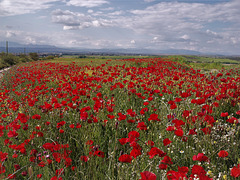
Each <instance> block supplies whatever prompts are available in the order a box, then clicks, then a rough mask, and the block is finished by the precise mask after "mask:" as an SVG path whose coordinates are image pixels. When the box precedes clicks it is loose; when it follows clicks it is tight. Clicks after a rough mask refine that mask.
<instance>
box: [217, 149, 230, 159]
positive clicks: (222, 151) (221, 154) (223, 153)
mask: <svg viewBox="0 0 240 180" xmlns="http://www.w3.org/2000/svg"><path fill="white" fill-rule="evenodd" d="M218 156H219V157H222V158H224V157H227V156H228V152H227V151H225V150H221V151H219V153H218Z"/></svg>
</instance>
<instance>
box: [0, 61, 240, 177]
mask: <svg viewBox="0 0 240 180" xmlns="http://www.w3.org/2000/svg"><path fill="white" fill-rule="evenodd" d="M0 83H1V86H0V179H17V180H21V179H30V180H31V179H34V180H35V179H42V180H47V179H51V180H62V179H72V180H78V179H79V180H81V179H87V180H95V179H96V180H97V179H100V180H101V179H106V180H108V179H109V180H112V179H116V180H139V179H140V180H165V179H169V180H171V179H172V180H183V179H191V180H209V179H213V180H215V179H219V180H228V179H237V178H239V177H240V133H239V132H240V125H239V123H240V120H239V118H240V104H239V103H240V71H239V69H237V68H235V69H234V68H233V69H230V68H228V69H224V68H223V69H221V70H218V71H204V72H203V71H201V70H197V69H193V68H191V66H188V65H185V64H183V63H181V64H180V63H178V62H174V61H171V59H167V58H132V59H122V60H107V59H106V60H104V61H101V63H100V64H95V63H94V62H90V60H89V62H88V63H86V64H84V63H78V62H70V63H63V62H58V61H56V62H54V60H53V61H51V62H50V61H35V62H28V63H25V64H22V65H17V66H14V67H12V68H11V69H10V70H8V71H7V72H6V73H5V74H4V75H3V77H1V78H0Z"/></svg>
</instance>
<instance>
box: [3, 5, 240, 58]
mask: <svg viewBox="0 0 240 180" xmlns="http://www.w3.org/2000/svg"><path fill="white" fill-rule="evenodd" d="M0 41H9V42H18V43H21V44H40V45H54V46H57V47H72V48H92V49H103V48H104V49H106V48H108V49H115V48H116V49H118V48H124V49H129V48H138V49H139V48H140V49H142V48H143V49H154V50H166V49H184V50H193V51H199V52H202V53H217V54H232V55H240V0H201V1H200V0H0Z"/></svg>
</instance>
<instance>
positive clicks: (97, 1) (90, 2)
mask: <svg viewBox="0 0 240 180" xmlns="http://www.w3.org/2000/svg"><path fill="white" fill-rule="evenodd" d="M107 3H108V1H106V0H70V1H68V2H67V5H69V6H80V7H88V8H92V7H97V6H101V5H103V4H107Z"/></svg>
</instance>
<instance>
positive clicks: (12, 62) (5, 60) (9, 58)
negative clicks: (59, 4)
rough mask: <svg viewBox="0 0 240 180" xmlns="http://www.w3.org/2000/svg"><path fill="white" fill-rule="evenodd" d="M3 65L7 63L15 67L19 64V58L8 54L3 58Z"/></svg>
mask: <svg viewBox="0 0 240 180" xmlns="http://www.w3.org/2000/svg"><path fill="white" fill-rule="evenodd" d="M2 61H3V63H6V64H7V65H10V66H12V65H15V64H17V63H18V62H19V60H18V58H17V57H16V56H14V55H13V54H8V55H5V56H3V57H2Z"/></svg>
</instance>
